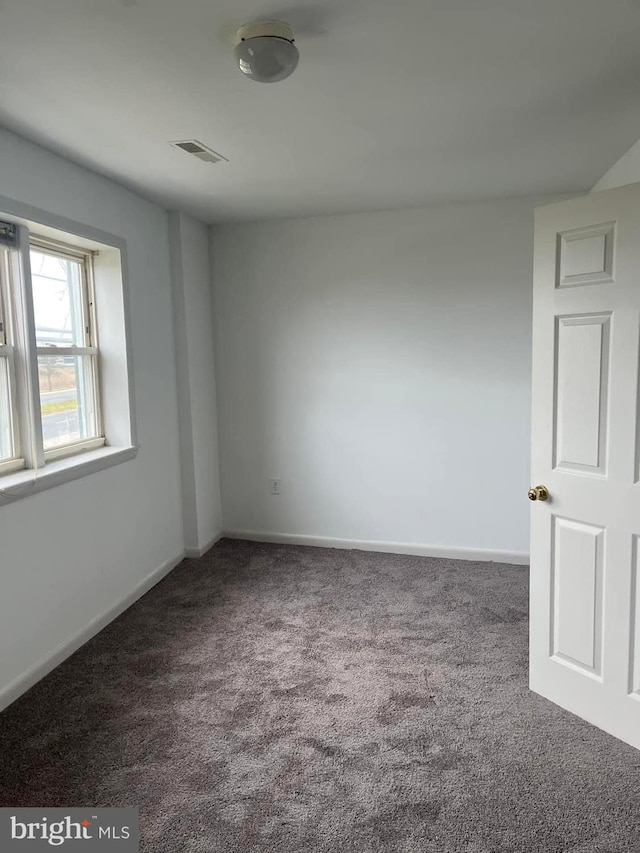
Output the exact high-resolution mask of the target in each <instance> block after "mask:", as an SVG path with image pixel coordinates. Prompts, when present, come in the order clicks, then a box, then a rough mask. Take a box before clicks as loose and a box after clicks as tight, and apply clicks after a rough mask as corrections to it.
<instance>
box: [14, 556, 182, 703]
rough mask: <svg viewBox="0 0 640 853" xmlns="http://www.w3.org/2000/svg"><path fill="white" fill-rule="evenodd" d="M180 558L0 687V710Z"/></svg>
mask: <svg viewBox="0 0 640 853" xmlns="http://www.w3.org/2000/svg"><path fill="white" fill-rule="evenodd" d="M183 557H184V554H179V555H177V556H176V557H173V558H172V559H171V560H166V562H164V563H163V564H162V565H161V566H158V568H157V569H154V570H153V571H152V572H151V573H150V574H148V575H147V576H146V578H144V580H142V581H140V583H139V584H138V585H137V586H136V588H135V589H134V590H132V591H131V592H130V593H129V594H128V595H126V596H125V597H124V598H122V599H121V600H120V601H119V602H117V604H115V605H114V606H113V607H110V608H109V610H107V611H106V612H105V613H102V614H101V615H100V616H96V617H95V619H92V620H91V622H89V624H88V625H86V626H85V627H84V628H82V630H81V631H79V632H78V633H77V634H75V635H74V636H73V637H70V638H69V639H68V640H65V642H64V643H61V644H60V645H59V646H58V647H57V648H55V649H54V650H53V651H52V652H51V653H50V654H47V655H45V657H43V658H41V659H40V660H39V661H38V662H37V663H36V664H34V666H32V667H31V668H30V669H28V670H27V671H26V672H25V673H23V674H22V675H19V676H18V677H17V678H15V679H14V680H13V681H12V682H10V683H9V684H8V685H7V686H6V687H4V688H2V690H0V711H2V710H4V708H6V707H7V706H8V705H10V704H11V703H12V702H15V700H16V699H17V698H18V697H19V696H21V695H22V694H23V693H25V692H26V691H27V690H29V688H30V687H33V685H34V684H37V683H38V681H40V679H42V678H44V677H45V675H48V673H50V672H51V670H53V669H55V668H56V667H57V666H59V664H61V663H62V662H63V661H64V660H66V659H67V658H68V657H70V656H71V655H72V654H73V653H74V652H76V651H77V650H78V649H79V648H80V647H81V646H84V644H85V643H86V642H87V641H88V640H90V639H91V638H92V637H94V636H95V635H96V634H97V633H99V632H100V631H102V629H103V628H105V627H106V626H107V625H108V624H109V623H110V622H113V620H114V619H115V618H116V617H118V616H120V614H121V613H124V611H125V610H127V609H128V608H129V607H131V605H132V604H133V603H134V602H135V601H137V600H138V599H139V598H142V596H143V595H144V594H145V593H146V592H149V590H150V589H151V588H152V587H154V586H155V585H156V584H157V583H158V582H159V581H161V580H162V578H163V577H165V576H166V575H168V574H169V572H170V571H172V570H173V569H175V567H176V566H177V565H178V563H180V562H182V559H183Z"/></svg>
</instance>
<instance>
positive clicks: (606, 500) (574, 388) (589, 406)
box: [530, 184, 640, 748]
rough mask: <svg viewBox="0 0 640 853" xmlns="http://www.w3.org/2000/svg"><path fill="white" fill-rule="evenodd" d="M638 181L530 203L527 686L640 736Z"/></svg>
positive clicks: (620, 733)
mask: <svg viewBox="0 0 640 853" xmlns="http://www.w3.org/2000/svg"><path fill="white" fill-rule="evenodd" d="M639 347H640V185H638V184H635V185H631V186H628V187H623V188H621V189H616V190H610V191H606V192H602V193H592V194H591V195H588V196H584V197H582V198H578V199H573V200H571V201H568V202H561V203H560V204H555V205H549V206H548V207H544V208H540V209H539V210H538V211H536V229H535V261H534V320H533V407H532V425H533V440H532V481H533V484H534V485H538V484H544V485H545V486H547V488H548V490H549V500H548V501H545V502H541V501H535V502H532V505H531V610H530V614H531V622H530V631H531V646H530V652H531V653H530V684H531V687H532V689H533V690H535V691H537V692H538V693H541V694H542V695H543V696H546V697H547V698H549V699H551V700H552V701H554V702H556V703H557V704H559V705H562V706H563V707H564V708H567V709H568V710H570V711H573V712H574V713H575V714H578V715H580V716H581V717H584V718H585V719H587V720H589V721H590V722H592V723H595V724H596V725H598V726H600V727H601V728H603V729H605V730H606V731H609V732H610V733H612V734H614V735H616V736H617V737H620V738H622V739H623V740H625V741H627V742H628V743H631V744H633V745H634V746H636V747H638V748H640V589H639V587H640V577H639V572H640V557H639V555H638V550H639V549H638V539H639V537H640V433H639V431H640V419H639V417H638V412H639V392H638V389H639V379H640V377H639V370H638V364H639V352H640V350H639Z"/></svg>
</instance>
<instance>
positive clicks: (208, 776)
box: [0, 541, 640, 853]
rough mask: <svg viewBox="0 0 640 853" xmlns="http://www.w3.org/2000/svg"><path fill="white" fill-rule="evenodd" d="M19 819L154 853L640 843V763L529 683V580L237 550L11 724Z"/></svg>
mask: <svg viewBox="0 0 640 853" xmlns="http://www.w3.org/2000/svg"><path fill="white" fill-rule="evenodd" d="M0 738H1V743H2V757H1V759H0V762H1V764H0V769H1V778H0V805H12V806H22V805H40V806H43V805H51V806H58V805H59V806H82V805H95V806H108V805H112V806H120V805H138V806H140V814H141V825H142V834H143V844H142V849H143V850H144V851H154V853H165V851H166V853H177V851H189V853H196V851H198V853H199V852H200V851H203V853H204V851H206V853H214V851H243V852H244V851H249V853H258V851H260V852H261V853H267V851H268V853H280V851H282V853H297V851H305V853H329V851H331V853H338V851H358V853H376V852H377V851H389V852H390V851H394V853H395V851H399V853H405V851H406V853H450V852H451V853H452V852H453V851H456V853H460V852H461V851H464V853H503V851H504V853H507V851H508V853H532V851H535V853H546V851H549V853H551V851H553V853H569V851H571V853H595V851H602V853H620V852H621V851H640V752H636V751H635V750H633V749H631V748H630V747H628V746H625V745H624V744H622V743H620V742H619V741H617V740H615V739H614V738H612V737H609V736H608V735H605V734H603V733H602V732H600V731H598V730H597V729H595V728H592V727H591V726H589V725H588V724H586V723H584V722H582V721H580V720H579V719H577V718H575V717H573V716H571V715H570V714H568V713H566V712H564V711H562V710H560V709H559V708H557V707H556V706H554V705H552V704H551V703H549V702H546V701H545V700H543V699H541V698H540V697H538V696H535V695H533V694H532V693H530V692H529V691H528V690H527V571H526V570H525V569H523V568H518V567H511V566H504V565H496V564H491V563H470V562H458V561H449V560H431V559H423V558H419V557H401V556H393V555H385V554H370V553H365V552H360V551H335V550H328V549H327V550H324V549H313V548H299V547H290V546H278V545H257V544H251V543H243V542H230V541H223V542H221V543H220V544H219V545H217V546H216V547H215V548H214V549H213V550H212V551H211V552H210V553H209V554H208V555H207V557H206V558H204V559H203V560H200V561H193V560H187V561H185V562H184V563H183V564H182V565H181V566H180V567H179V568H178V569H177V570H176V571H174V572H173V573H172V574H171V575H170V576H169V577H168V578H167V579H166V580H164V581H163V582H162V583H161V584H159V585H158V586H157V587H156V588H155V589H153V590H152V591H151V592H150V593H149V594H148V595H146V596H145V597H144V598H143V599H142V600H141V601H139V602H138V603H137V604H136V605H135V606H134V607H132V608H131V609H130V610H129V611H128V612H127V613H125V614H124V615H123V616H122V617H120V618H119V619H118V620H117V621H115V622H114V623H112V624H111V625H110V626H109V627H108V628H106V629H105V630H104V631H103V632H102V633H101V634H100V635H99V636H98V637H96V638H95V639H94V640H92V641H91V642H90V643H89V644H87V645H86V646H85V647H84V648H83V649H81V650H80V651H79V652H78V653H77V654H76V655H74V656H73V657H72V658H70V659H69V660H68V661H67V662H66V663H64V664H63V665H62V666H60V667H59V668H58V669H57V670H56V671H55V672H53V673H52V674H51V675H50V676H48V677H47V678H46V679H45V680H44V681H42V682H40V684H38V685H37V686H36V687H35V688H33V689H32V690H31V691H30V692H29V693H28V694H26V695H25V696H24V697H22V698H21V699H20V700H18V702H16V703H15V704H14V705H13V706H12V707H11V708H9V709H8V710H7V711H5V713H4V714H2V715H0Z"/></svg>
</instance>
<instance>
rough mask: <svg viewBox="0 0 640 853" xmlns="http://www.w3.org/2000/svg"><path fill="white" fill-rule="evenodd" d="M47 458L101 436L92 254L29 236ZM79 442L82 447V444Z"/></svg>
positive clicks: (41, 406)
mask: <svg viewBox="0 0 640 853" xmlns="http://www.w3.org/2000/svg"><path fill="white" fill-rule="evenodd" d="M30 244H31V245H30V253H29V254H30V266H31V289H32V294H33V313H34V320H35V338H36V353H37V358H38V386H39V395H40V415H41V419H42V441H43V448H44V456H45V459H47V458H53V457H54V456H59V455H60V454H61V453H66V452H67V451H76V450H80V449H85V447H86V443H87V442H91V444H92V446H94V445H95V441H96V440H97V439H103V434H102V426H101V423H100V406H99V400H100V395H99V387H98V347H97V339H96V322H95V300H94V296H93V268H92V260H93V259H92V255H91V253H89V252H81V251H78V250H74V249H73V248H72V247H70V246H56V245H52V244H51V243H48V242H44V241H42V240H39V239H38V238H32V239H31V240H30ZM81 445H83V447H81Z"/></svg>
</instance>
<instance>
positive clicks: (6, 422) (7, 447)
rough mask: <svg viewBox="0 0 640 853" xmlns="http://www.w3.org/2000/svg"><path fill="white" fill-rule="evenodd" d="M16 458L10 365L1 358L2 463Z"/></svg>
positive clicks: (0, 431) (0, 447) (0, 432)
mask: <svg viewBox="0 0 640 853" xmlns="http://www.w3.org/2000/svg"><path fill="white" fill-rule="evenodd" d="M14 456H15V449H14V443H13V424H12V421H11V391H10V385H9V363H8V361H7V359H6V358H0V462H3V461H5V460H6V459H13V457H14Z"/></svg>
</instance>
